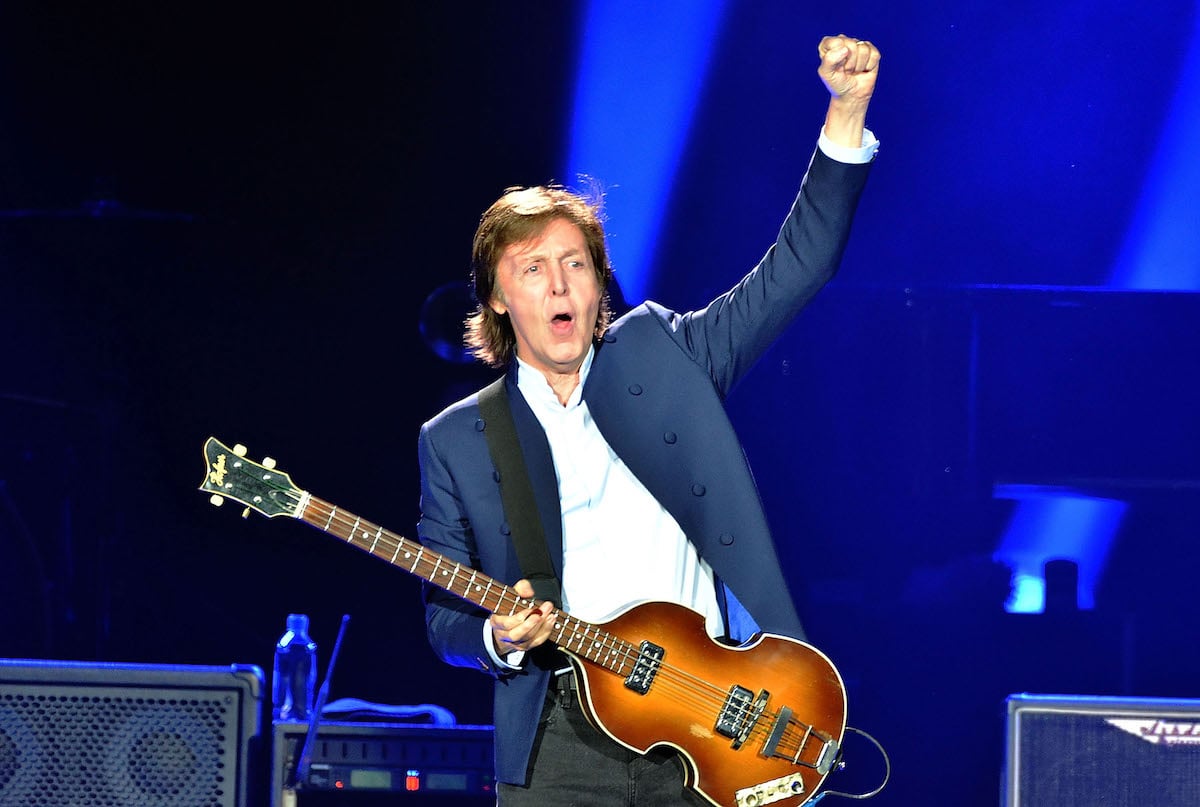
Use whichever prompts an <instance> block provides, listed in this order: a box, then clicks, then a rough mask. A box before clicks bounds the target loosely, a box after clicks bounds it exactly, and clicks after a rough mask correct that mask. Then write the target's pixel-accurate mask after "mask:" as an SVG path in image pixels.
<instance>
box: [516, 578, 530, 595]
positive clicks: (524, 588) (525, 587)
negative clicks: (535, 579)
mask: <svg viewBox="0 0 1200 807" xmlns="http://www.w3.org/2000/svg"><path fill="white" fill-rule="evenodd" d="M513 591H515V592H517V595H518V596H521V597H524V598H525V599H529V598H530V597H532V596H533V583H530V582H529V581H528V580H525V579H524V578H522V579H521V580H518V581H517V582H516V583H514V584H513Z"/></svg>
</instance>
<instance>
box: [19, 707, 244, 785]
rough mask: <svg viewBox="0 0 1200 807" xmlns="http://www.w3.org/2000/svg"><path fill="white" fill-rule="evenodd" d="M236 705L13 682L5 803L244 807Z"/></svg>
mask: <svg viewBox="0 0 1200 807" xmlns="http://www.w3.org/2000/svg"><path fill="white" fill-rule="evenodd" d="M236 708H237V703H236V698H234V697H233V695H232V694H222V693H214V692H210V691H205V690H194V691H192V690H186V689H179V690H173V691H171V692H170V693H169V694H165V693H163V692H161V691H159V692H155V691H153V690H148V689H145V688H141V689H138V688H134V689H130V688H127V687H126V688H119V687H72V686H58V687H56V688H55V691H54V693H53V694H48V693H47V692H46V690H45V687H39V686H19V685H18V686H6V687H5V688H4V691H3V692H0V805H22V806H23V807H24V805H30V806H31V807H41V806H42V805H44V806H45V807H133V805H139V807H234V805H235V804H236V797H237V794H236V792H235V791H236V783H235V781H234V779H235V776H236V765H237V759H236V756H237V745H236V734H237V729H236V725H237V717H236V714H235V713H234V710H236Z"/></svg>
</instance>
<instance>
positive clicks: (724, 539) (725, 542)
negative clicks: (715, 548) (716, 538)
mask: <svg viewBox="0 0 1200 807" xmlns="http://www.w3.org/2000/svg"><path fill="white" fill-rule="evenodd" d="M720 541H721V546H729V545H730V544H732V543H733V536H732V535H730V534H729V533H727V532H723V533H721V538H720Z"/></svg>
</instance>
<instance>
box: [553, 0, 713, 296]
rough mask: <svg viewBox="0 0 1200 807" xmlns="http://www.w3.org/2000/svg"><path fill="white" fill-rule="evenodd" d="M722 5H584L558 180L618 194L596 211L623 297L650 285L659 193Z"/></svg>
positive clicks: (668, 177) (660, 212)
mask: <svg viewBox="0 0 1200 807" xmlns="http://www.w3.org/2000/svg"><path fill="white" fill-rule="evenodd" d="M724 8H725V0H662V1H661V2H654V3H639V4H637V5H636V8H635V7H632V6H630V5H629V4H628V3H623V2H619V1H618V0H591V2H589V3H588V4H587V10H586V12H585V15H584V26H583V30H582V31H581V34H580V40H581V41H580V54H581V57H580V63H579V69H578V74H577V78H576V85H575V101H574V108H573V113H572V122H571V135H570V137H571V142H570V148H569V150H568V159H567V170H566V176H567V177H568V178H570V179H568V182H567V184H571V183H572V182H574V181H576V179H577V178H580V177H588V178H590V179H591V180H594V181H595V182H597V183H598V184H599V186H600V187H601V188H602V189H603V190H604V191H605V192H606V193H607V194H609V195H610V196H619V200H618V203H617V204H614V205H612V206H609V207H607V209H606V213H607V216H608V221H607V227H606V229H607V232H608V234H609V244H608V246H609V256H610V258H611V260H612V264H613V271H614V272H615V274H616V277H617V281H618V283H619V284H620V287H621V292H622V295H623V296H624V297H625V299H626V300H628V301H629V302H630V303H631V304H637V303H640V302H641V301H642V300H643V299H645V298H646V296H647V294H648V291H649V288H650V283H651V277H650V272H651V266H652V265H653V261H654V253H655V249H656V247H657V244H658V239H659V231H660V229H661V226H662V220H663V216H664V211H665V208H666V201H667V199H668V198H669V196H670V191H671V186H672V184H673V183H674V179H675V174H676V171H677V169H678V167H679V162H680V157H681V155H682V153H683V151H684V148H685V146H686V143H687V138H688V134H689V131H690V128H691V123H692V118H693V115H694V112H695V109H696V105H697V101H698V99H699V97H700V94H701V90H702V88H703V86H704V79H705V76H706V74H707V71H708V64H709V57H710V54H711V51H712V46H713V41H714V39H715V38H716V35H717V32H718V30H719V27H720V21H721V16H722V13H723V11H724Z"/></svg>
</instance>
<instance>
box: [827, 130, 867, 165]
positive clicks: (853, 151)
mask: <svg viewBox="0 0 1200 807" xmlns="http://www.w3.org/2000/svg"><path fill="white" fill-rule="evenodd" d="M817 148H819V149H821V151H823V152H825V156H826V157H828V158H829V159H831V160H837V161H838V162H840V163H851V164H857V165H861V164H862V163H869V162H871V160H873V159H875V153H876V152H878V151H879V140H878V138H876V137H875V133H874V132H872V131H871V130H870V129H863V140H862V148H854V147H852V146H843V145H840V144H838V143H834V142H833V141H832V140H830V139H829V137H828V136H826V134H825V127H824V126H822V127H821V136H820V137H819V138H818V139H817Z"/></svg>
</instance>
